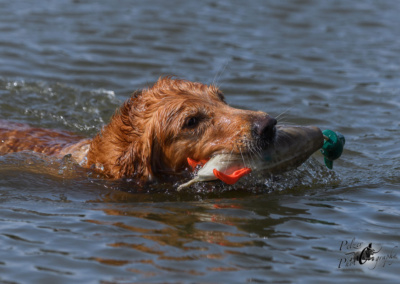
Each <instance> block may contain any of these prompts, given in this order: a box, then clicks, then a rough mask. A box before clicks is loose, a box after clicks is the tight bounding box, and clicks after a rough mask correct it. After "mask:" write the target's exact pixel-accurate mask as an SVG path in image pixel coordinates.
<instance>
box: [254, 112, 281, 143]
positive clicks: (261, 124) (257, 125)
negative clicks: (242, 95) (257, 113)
mask: <svg viewBox="0 0 400 284" xmlns="http://www.w3.org/2000/svg"><path fill="white" fill-rule="evenodd" d="M276 124H277V120H276V119H275V118H273V117H271V116H269V115H266V116H263V117H260V118H258V119H257V120H256V121H255V122H254V134H255V136H256V137H257V138H259V139H261V140H264V141H272V140H273V139H274V137H275V132H276V127H275V125H276Z"/></svg>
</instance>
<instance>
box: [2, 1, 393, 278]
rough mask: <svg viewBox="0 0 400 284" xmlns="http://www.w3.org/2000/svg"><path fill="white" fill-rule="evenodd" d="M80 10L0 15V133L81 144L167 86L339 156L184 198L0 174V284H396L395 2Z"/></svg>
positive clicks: (38, 165) (15, 168)
mask: <svg viewBox="0 0 400 284" xmlns="http://www.w3.org/2000/svg"><path fill="white" fill-rule="evenodd" d="M91 2H92V3H90V2H89V1H80V0H73V1H72V0H44V1H1V2H0V11H1V15H2V16H1V17H0V63H1V64H0V119H3V120H10V121H16V122H24V123H30V124H31V125H34V126H40V127H47V128H56V129H64V130H70V131H73V132H76V133H78V134H81V135H83V136H87V137H91V136H93V135H94V134H95V133H96V132H97V131H98V130H99V129H100V128H101V127H102V125H104V124H105V123H107V122H108V120H109V118H110V116H111V115H112V114H113V112H114V111H115V109H116V108H117V107H118V106H119V105H120V104H121V103H122V102H123V101H124V100H125V99H126V98H128V97H129V95H130V94H131V93H132V92H133V91H134V90H137V89H140V88H142V87H144V86H147V85H148V84H151V83H153V82H155V81H156V80H157V79H158V77H160V76H163V75H169V74H172V75H176V76H178V77H181V78H185V79H189V80H193V81H200V82H203V83H216V84H218V86H220V88H221V89H222V90H223V91H224V93H225V96H226V99H227V101H228V103H230V104H231V105H233V106H236V107H240V108H246V109H257V110H263V111H266V112H268V113H270V114H271V115H274V116H279V115H280V116H279V122H280V123H282V124H283V123H289V124H300V125H316V126H319V127H321V128H322V129H326V128H329V129H333V130H335V131H340V132H341V133H343V134H344V135H345V137H346V148H345V151H344V153H343V156H342V158H341V159H340V160H339V161H337V162H335V164H334V170H333V171H329V170H327V169H325V168H324V166H322V165H321V156H320V155H319V154H318V153H317V154H316V155H315V157H313V158H312V159H311V160H310V161H308V162H307V163H306V164H304V165H303V166H301V167H300V168H299V169H297V170H295V171H292V172H290V173H287V174H284V175H280V176H276V177H274V178H267V177H262V176H254V175H253V176H252V177H249V178H247V179H244V180H243V181H242V182H240V183H238V184H237V185H235V186H233V187H230V186H226V185H225V186H224V185H221V184H220V183H218V182H214V183H207V184H199V185H196V186H195V187H193V188H192V189H190V190H188V191H185V192H182V193H177V192H176V191H175V188H176V187H173V186H171V185H168V184H158V185H156V186H154V188H151V189H150V190H148V191H146V192H143V191H140V190H139V189H138V188H136V187H135V183H134V182H132V181H114V182H112V181H107V180H103V179H101V178H98V177H96V176H95V175H93V173H91V172H90V171H86V170H83V169H80V168H77V167H76V166H75V165H74V164H73V163H71V162H69V161H59V160H51V159H43V158H42V157H38V156H36V155H32V154H29V153H22V154H21V153H19V154H12V155H7V156H3V157H0V283H248V282H250V283H270V282H271V283H272V282H274V283H277V282H280V283H312V282H314V283H322V282H323V283H337V282H338V281H339V282H351V281H352V282H355V281H357V282H361V281H362V282H363V283H368V282H371V283H372V282H373V283H376V282H378V281H379V282H380V283H384V282H386V283H393V282H397V281H398V278H399V273H398V271H399V269H400V261H399V257H398V256H397V254H399V255H400V253H399V251H400V249H399V246H400V237H399V236H400V209H399V204H400V163H399V161H400V142H399V141H400V131H399V129H400V56H399V55H400V29H399V26H400V17H399V15H400V2H398V1H367V0H362V1H346V0H338V1H317V0H314V1H312V0H298V1H282V0H276V1H263V0H259V1H256V0H254V1H246V2H245V1H227V0H222V1H178V0H171V1H147V0H143V1H128V0H121V1H91ZM369 243H372V248H373V249H375V251H376V253H375V254H374V257H375V259H374V260H364V261H361V262H364V263H363V264H360V263H359V262H352V261H351V257H352V256H353V254H352V253H353V252H356V251H361V250H362V249H364V248H365V247H367V246H368V244H369Z"/></svg>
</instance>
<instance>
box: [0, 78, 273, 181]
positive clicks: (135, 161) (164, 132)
mask: <svg viewBox="0 0 400 284" xmlns="http://www.w3.org/2000/svg"><path fill="white" fill-rule="evenodd" d="M276 123H277V122H276V119H274V118H272V117H270V116H269V115H268V114H267V113H265V112H260V111H249V110H242V109H236V108H233V107H230V106H229V105H228V104H227V103H226V102H225V99H224V95H223V94H222V92H221V91H220V90H219V89H218V88H217V87H216V86H214V85H204V84H201V83H197V82H190V81H187V80H181V79H176V78H172V77H163V78H160V79H159V80H158V81H157V82H156V83H155V84H154V85H153V86H152V87H149V88H145V89H143V90H141V91H137V92H135V93H133V95H132V96H131V97H130V98H129V99H128V100H127V101H126V102H125V103H124V104H123V105H122V106H121V107H120V108H119V109H118V110H117V111H116V113H115V114H114V116H113V117H112V118H111V121H110V123H109V124H108V125H106V126H105V127H104V128H103V129H102V130H101V131H100V133H98V134H97V135H96V136H95V137H94V138H93V139H82V137H80V136H78V135H74V134H72V133H69V132H67V131H55V130H47V129H41V128H33V127H29V126H28V125H25V124H19V123H10V122H4V121H3V122H0V154H6V153H10V152H17V151H24V150H29V151H35V152H40V153H44V154H48V155H57V156H59V157H62V156H64V155H66V154H71V155H72V157H73V158H74V159H75V160H76V161H77V162H78V163H79V164H80V165H82V166H84V167H94V168H96V169H97V170H98V171H100V172H102V173H103V174H104V175H105V176H106V177H108V178H112V179H118V178H122V177H126V178H131V177H134V178H138V179H144V180H149V179H153V178H160V177H162V176H167V175H175V174H179V173H180V172H182V171H183V170H184V169H185V168H187V167H188V159H187V158H190V159H193V160H196V161H200V160H207V159H209V158H210V157H212V156H214V155H217V154H221V153H234V154H240V155H255V154H256V153H258V152H260V151H262V150H263V149H265V148H267V147H268V145H269V144H271V143H272V142H273V140H274V137H275V135H276V134H275V133H276V128H275V125H276Z"/></svg>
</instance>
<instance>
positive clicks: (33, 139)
mask: <svg viewBox="0 0 400 284" xmlns="http://www.w3.org/2000/svg"><path fill="white" fill-rule="evenodd" d="M89 143H90V140H88V139H83V137H81V136H78V135H76V134H73V133H70V132H68V131H62V130H50V129H44V128H37V127H31V126H29V125H27V124H23V123H15V122H9V121H4V120H0V155H4V154H8V153H13V152H21V151H34V152H38V153H43V154H46V155H57V156H58V155H65V154H69V153H71V152H74V151H76V150H78V148H79V150H80V148H82V147H83V146H87V147H88V146H89ZM72 154H73V155H74V153H72ZM76 155H78V153H76ZM78 156H79V155H78ZM78 162H79V161H78Z"/></svg>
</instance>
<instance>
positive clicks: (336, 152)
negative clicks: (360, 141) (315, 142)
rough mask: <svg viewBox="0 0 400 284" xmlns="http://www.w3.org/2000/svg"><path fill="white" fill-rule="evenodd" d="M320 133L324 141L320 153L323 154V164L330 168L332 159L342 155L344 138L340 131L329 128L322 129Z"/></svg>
mask: <svg viewBox="0 0 400 284" xmlns="http://www.w3.org/2000/svg"><path fill="white" fill-rule="evenodd" d="M322 134H323V135H324V139H325V141H324V145H323V146H322V148H321V153H322V155H324V161H325V165H326V166H327V167H328V168H329V169H332V168H333V161H334V160H336V159H338V158H339V157H340V156H341V155H342V152H343V147H344V144H345V143H346V140H345V138H344V136H343V135H342V134H341V133H339V132H334V131H332V130H329V129H327V130H324V131H322Z"/></svg>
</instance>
